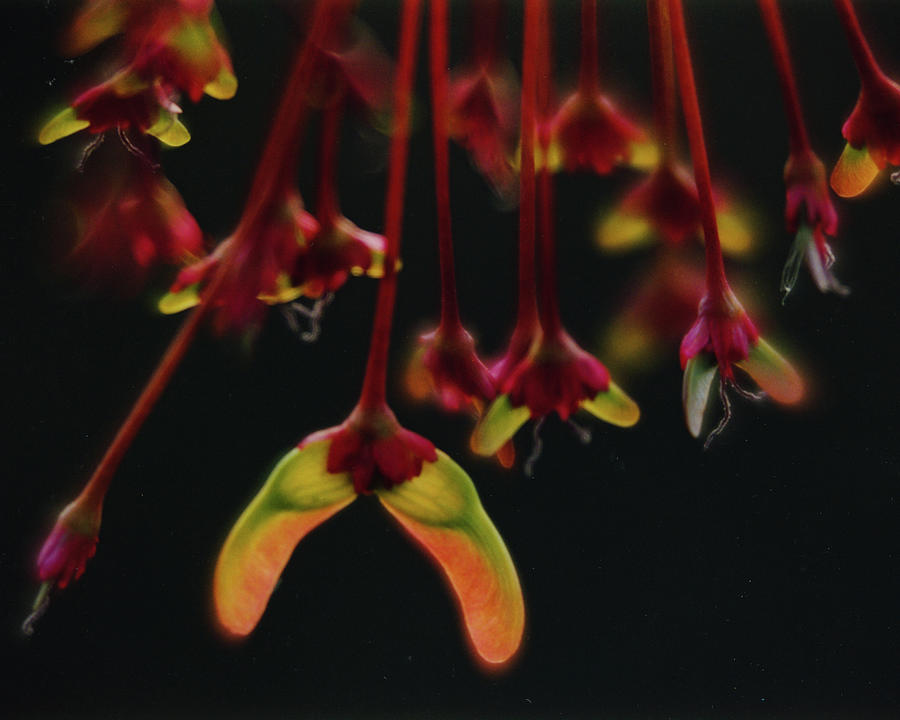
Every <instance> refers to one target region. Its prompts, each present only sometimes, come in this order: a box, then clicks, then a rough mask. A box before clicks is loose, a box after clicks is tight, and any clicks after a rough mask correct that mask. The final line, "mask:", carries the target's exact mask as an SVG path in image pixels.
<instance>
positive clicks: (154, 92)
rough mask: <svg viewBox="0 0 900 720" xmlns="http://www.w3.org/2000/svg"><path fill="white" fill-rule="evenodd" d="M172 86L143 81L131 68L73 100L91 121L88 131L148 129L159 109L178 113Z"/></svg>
mask: <svg viewBox="0 0 900 720" xmlns="http://www.w3.org/2000/svg"><path fill="white" fill-rule="evenodd" d="M173 92H174V90H173V88H172V87H171V86H167V85H165V84H163V83H160V82H152V83H149V84H147V83H144V82H143V81H141V80H140V79H139V78H138V77H137V76H136V75H134V74H133V73H132V72H131V71H130V70H123V71H122V72H120V73H117V74H116V75H114V76H113V77H111V78H110V79H109V80H107V81H106V82H103V83H100V84H99V85H95V86H94V87H92V88H90V89H88V90H85V91H84V92H83V93H81V95H79V96H78V97H77V98H75V100H74V101H73V102H72V108H73V109H74V110H75V114H76V115H77V116H78V117H79V118H80V119H82V120H86V121H87V122H89V123H90V127H89V128H88V131H89V132H92V133H102V132H104V131H106V130H109V129H110V128H120V129H122V130H126V129H128V128H131V127H133V128H136V129H137V130H139V131H140V132H146V131H147V130H148V129H149V128H151V127H152V126H153V125H154V124H155V123H156V121H157V120H158V119H159V116H160V112H161V111H165V112H168V113H173V114H176V115H177V114H179V113H181V108H180V107H178V105H176V104H175V102H174V100H173V99H172V95H173Z"/></svg>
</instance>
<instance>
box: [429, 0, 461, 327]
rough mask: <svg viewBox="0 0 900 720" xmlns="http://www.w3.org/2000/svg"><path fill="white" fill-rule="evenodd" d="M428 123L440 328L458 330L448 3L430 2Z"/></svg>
mask: <svg viewBox="0 0 900 720" xmlns="http://www.w3.org/2000/svg"><path fill="white" fill-rule="evenodd" d="M430 44H431V57H430V70H431V119H432V137H433V140H434V188H435V193H436V201H437V220H438V249H439V252H440V261H441V327H442V328H443V329H444V330H449V329H459V328H460V327H461V325H460V320H459V302H458V301H457V298H456V275H455V268H454V263H453V234H452V226H451V220H450V158H449V149H448V144H449V139H448V132H447V117H448V114H449V113H448V111H447V105H448V103H447V92H448V91H447V0H432V1H431V24H430Z"/></svg>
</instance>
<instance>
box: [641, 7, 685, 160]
mask: <svg viewBox="0 0 900 720" xmlns="http://www.w3.org/2000/svg"><path fill="white" fill-rule="evenodd" d="M647 20H648V26H649V30H650V66H651V70H652V75H653V122H654V125H655V126H656V134H657V137H658V138H659V143H660V151H661V153H662V155H661V159H660V164H662V165H668V166H671V165H673V164H674V162H675V150H676V149H677V143H678V118H677V116H676V114H675V104H676V102H677V101H678V96H677V91H676V88H675V62H674V58H673V57H672V24H671V21H670V19H669V2H668V0H647Z"/></svg>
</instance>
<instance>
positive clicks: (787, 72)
mask: <svg viewBox="0 0 900 720" xmlns="http://www.w3.org/2000/svg"><path fill="white" fill-rule="evenodd" d="M759 9H760V12H761V13H762V19H763V24H765V26H766V35H768V36H769V43H770V44H771V45H772V55H773V57H774V58H775V67H776V69H777V70H778V82H779V84H780V85H781V95H782V97H783V98H784V110H785V113H786V114H787V120H788V133H789V137H790V147H791V154H792V155H802V154H808V153H810V152H811V148H810V146H809V135H808V134H807V132H806V124H805V123H804V122H803V109H802V108H801V106H800V94H799V93H798V92H797V81H796V79H795V78H794V68H793V64H792V63H791V53H790V50H789V48H788V44H787V37H786V36H785V33H784V24H783V23H782V21H781V13H780V12H779V11H778V3H777V2H776V0H759Z"/></svg>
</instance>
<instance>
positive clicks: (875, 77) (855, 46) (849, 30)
mask: <svg viewBox="0 0 900 720" xmlns="http://www.w3.org/2000/svg"><path fill="white" fill-rule="evenodd" d="M834 4H835V7H836V8H837V11H838V15H839V16H840V18H841V25H843V26H844V32H846V34H847V40H848V41H849V42H850V51H851V52H852V53H853V62H855V63H856V70H857V72H858V73H859V79H860V81H861V82H862V84H863V86H864V87H865V86H872V85H877V84H878V83H880V82H883V81H884V73H883V72H882V71H881V68H880V67H879V66H878V61H876V60H875V56H874V55H873V54H872V49H871V48H870V47H869V43H868V42H866V36H865V35H863V31H862V28H861V27H860V25H859V20H858V19H857V17H856V12H855V11H854V10H853V5H852V4H851V2H850V0H834Z"/></svg>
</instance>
